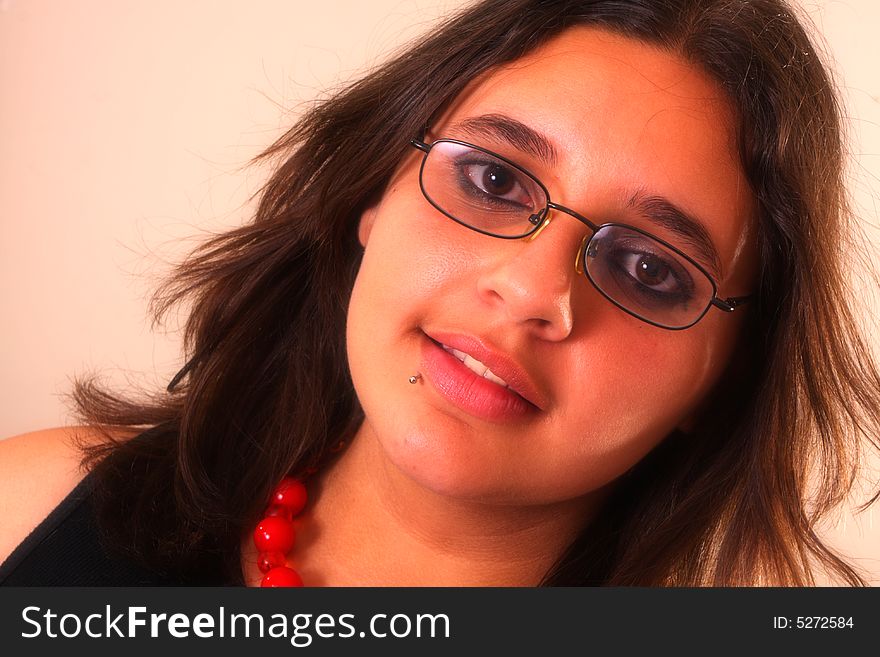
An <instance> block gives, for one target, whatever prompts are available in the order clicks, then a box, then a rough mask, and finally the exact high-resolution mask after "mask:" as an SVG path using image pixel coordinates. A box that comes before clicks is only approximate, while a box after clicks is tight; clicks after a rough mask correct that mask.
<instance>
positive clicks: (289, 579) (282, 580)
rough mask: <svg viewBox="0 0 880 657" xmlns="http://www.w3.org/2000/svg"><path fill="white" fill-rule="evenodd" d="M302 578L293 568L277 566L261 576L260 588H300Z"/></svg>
mask: <svg viewBox="0 0 880 657" xmlns="http://www.w3.org/2000/svg"><path fill="white" fill-rule="evenodd" d="M302 585H303V581H302V577H300V576H299V573H298V572H296V571H295V570H294V569H293V568H288V567H287V566H278V567H277V568H273V569H272V570H270V571H269V572H268V573H266V574H265V575H263V579H262V581H261V582H260V586H266V587H282V586H285V587H286V586H302Z"/></svg>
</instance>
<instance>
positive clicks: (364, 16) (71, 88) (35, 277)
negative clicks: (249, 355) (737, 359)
mask: <svg viewBox="0 0 880 657" xmlns="http://www.w3.org/2000/svg"><path fill="white" fill-rule="evenodd" d="M462 4H465V3H463V2H461V1H460V0H459V1H454V0H447V1H445V2H444V1H442V0H370V2H359V1H354V0H352V1H342V0H338V1H324V2H312V1H308V2H305V1H302V2H299V1H290V0H287V1H281V0H275V1H270V0H262V1H259V2H249V3H247V4H246V5H244V4H242V3H241V2H233V1H231V0H224V1H219V0H218V1H208V0H201V1H190V2H173V1H171V0H153V1H151V2H135V1H134V0H126V1H119V2H117V1H113V2H111V1H109V0H103V1H96V0H79V1H77V2H73V1H70V2H65V1H63V0H55V1H48V0H0V308H2V316H0V358H2V360H0V365H2V367H0V400H2V401H0V409H2V413H0V436H8V435H12V434H16V433H20V432H24V431H28V430H32V429H37V428H41V427H47V426H53V425H60V424H65V423H67V422H69V416H68V414H67V410H66V407H65V405H64V403H63V400H62V399H61V395H62V393H64V392H65V391H66V390H67V389H68V387H69V381H70V377H71V376H72V375H74V374H81V373H85V372H87V371H89V370H95V371H100V372H102V373H103V374H104V375H105V376H106V377H107V378H108V379H109V380H111V381H113V382H114V383H115V384H116V385H117V386H123V385H128V384H130V383H140V384H146V385H161V384H163V383H164V382H167V381H168V379H169V378H170V376H171V375H172V373H173V372H174V371H176V369H177V367H178V364H179V363H178V359H179V343H178V339H177V336H176V334H175V333H174V329H175V328H176V325H175V323H174V322H172V323H171V324H170V325H169V326H167V327H165V329H164V330H156V331H152V330H151V327H150V325H149V321H148V318H147V315H146V308H147V299H148V296H149V293H150V291H151V290H152V288H153V286H154V285H155V282H156V281H157V280H158V278H159V277H161V275H162V274H163V273H164V272H166V271H167V269H168V263H170V262H173V261H174V260H175V259H176V258H178V257H179V256H180V254H182V253H183V252H184V251H186V250H187V249H188V248H189V247H190V246H192V245H193V244H194V243H195V241H197V240H198V238H199V236H200V235H204V234H205V232H206V231H215V230H218V229H222V228H223V227H224V226H231V225H235V224H238V223H240V222H242V221H245V220H246V219H247V217H248V205H247V202H248V197H249V196H250V194H251V193H253V192H254V191H255V190H256V189H257V187H258V186H259V183H260V182H261V181H262V180H263V173H264V172H261V171H258V170H254V169H248V170H245V169H244V166H245V164H246V163H247V160H248V159H249V158H250V157H252V156H254V155H256V154H257V153H258V152H259V151H260V150H261V149H262V148H263V147H265V146H266V145H268V144H269V143H270V142H271V141H272V140H273V138H274V137H276V136H277V135H279V134H280V133H281V131H282V130H283V128H284V127H285V126H287V125H289V124H290V122H291V116H293V115H294V114H295V112H296V108H297V106H298V104H300V103H302V102H303V101H307V100H308V99H310V98H313V97H315V96H316V95H319V94H320V93H321V91H322V90H326V89H328V88H330V87H332V86H333V85H334V84H338V83H340V82H342V81H344V80H346V79H350V78H351V77H352V76H353V75H354V74H355V73H356V71H357V70H359V69H362V68H363V67H364V66H368V65H371V64H375V63H377V62H379V61H381V59H382V58H383V57H384V56H386V55H387V53H389V52H390V51H392V50H393V49H394V48H395V47H397V45H398V44H400V43H402V42H404V41H406V40H407V39H409V38H412V37H414V36H415V35H417V34H419V33H420V32H421V31H424V30H425V29H427V28H428V27H429V25H430V23H431V21H432V20H434V19H435V18H436V17H437V16H438V15H441V14H442V13H444V11H447V10H449V9H452V8H455V7H458V6H460V5H462ZM799 4H800V5H801V6H802V7H803V10H804V12H805V14H806V15H807V16H809V17H810V18H811V20H812V21H813V22H814V23H815V24H816V25H817V26H818V27H819V30H820V32H821V33H822V34H823V35H824V38H825V39H826V40H827V42H828V47H829V49H830V51H831V54H830V55H829V57H830V58H833V66H834V69H835V70H836V72H837V75H838V79H839V82H840V83H841V85H842V86H843V87H844V92H845V99H846V102H847V107H848V113H849V115H850V116H851V117H852V122H851V130H852V138H853V139H852V150H853V167H852V176H851V177H852V189H853V193H854V196H855V198H856V203H857V207H858V208H859V211H860V214H861V216H862V217H863V218H864V221H865V225H866V226H867V227H868V229H869V231H871V233H870V234H871V238H872V240H873V242H874V245H875V249H876V250H877V255H878V256H880V231H878V230H877V226H878V212H877V204H876V201H877V199H878V197H880V182H878V175H880V126H878V123H880V103H878V98H880V79H878V76H877V75H876V65H877V62H878V61H880V45H878V40H877V38H876V34H875V32H876V28H877V26H878V25H880V3H876V2H874V0H848V1H834V2H830V1H818V0H803V1H802V2H800V3H799ZM874 292H876V290H866V298H869V299H870V301H869V303H868V304H867V306H866V308H867V312H866V317H870V313H871V312H873V313H877V311H878V309H880V304H878V300H877V298H876V295H875V294H873V293H874ZM172 319H173V318H172ZM873 321H874V322H875V324H874V325H876V320H873ZM877 513H878V510H877V509H876V508H875V509H873V510H870V511H868V512H866V513H865V514H862V515H861V516H859V517H854V516H853V515H852V514H844V515H842V516H841V518H840V519H839V520H838V521H837V522H836V525H835V526H834V527H831V528H829V530H828V536H829V538H830V539H831V540H832V541H834V542H835V543H837V544H839V545H840V546H841V547H842V548H843V549H844V550H845V551H847V552H848V553H849V554H850V555H852V556H853V557H854V558H856V559H858V560H859V562H860V563H861V564H862V565H863V566H864V567H865V568H867V569H869V570H870V571H871V572H872V573H873V577H874V580H875V582H877V583H880V528H878V527H877V523H875V516H876V514H877Z"/></svg>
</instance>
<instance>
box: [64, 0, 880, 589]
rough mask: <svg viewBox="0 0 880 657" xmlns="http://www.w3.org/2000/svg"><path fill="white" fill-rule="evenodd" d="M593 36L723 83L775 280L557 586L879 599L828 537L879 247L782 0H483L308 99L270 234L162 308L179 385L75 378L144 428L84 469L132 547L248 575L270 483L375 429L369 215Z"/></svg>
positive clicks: (217, 248) (287, 142)
mask: <svg viewBox="0 0 880 657" xmlns="http://www.w3.org/2000/svg"><path fill="white" fill-rule="evenodd" d="M573 25H594V26H599V27H602V28H605V29H608V30H611V31H614V32H617V33H620V34H623V35H626V36H628V37H631V38H634V39H637V40H640V41H644V42H648V43H651V44H655V45H657V46H659V47H661V48H665V49H667V50H669V51H671V52H674V53H676V54H679V55H681V56H683V57H684V58H686V59H687V60H689V61H690V62H692V63H693V64H694V65H696V66H699V67H701V68H702V69H703V70H704V71H706V72H707V73H708V74H710V75H711V76H712V77H713V78H714V79H716V80H717V81H718V82H719V83H720V84H721V85H722V86H723V88H724V89H725V90H726V92H727V94H728V96H729V99H730V102H731V104H732V106H733V108H734V109H735V111H736V116H737V118H738V121H737V123H738V125H737V137H738V144H739V151H740V158H741V163H742V167H743V169H744V171H745V174H746V176H747V179H748V181H749V183H750V185H751V188H752V192H753V194H754V196H755V198H756V200H757V204H758V207H759V215H760V216H759V217H758V224H759V231H758V250H759V254H760V274H759V288H758V290H757V299H756V301H755V303H754V305H753V306H752V308H751V309H750V310H749V313H750V320H749V323H748V326H747V329H746V330H745V332H744V334H743V337H742V340H741V344H740V345H739V351H738V353H737V356H736V357H735V359H734V361H735V362H734V364H732V365H731V367H730V368H729V370H728V371H727V372H726V373H725V375H724V376H723V377H722V379H721V382H720V383H719V384H718V386H717V387H716V389H715V390H714V391H713V392H712V395H711V396H710V398H709V399H708V400H707V402H706V404H705V412H703V413H702V415H701V420H700V421H699V422H698V423H697V426H696V427H695V428H694V429H693V431H691V432H689V433H688V434H684V433H681V432H675V433H673V434H672V435H670V436H669V437H667V439H666V440H664V441H663V442H662V443H661V444H660V445H659V446H658V448H657V449H655V450H654V451H653V452H652V453H651V454H649V455H648V456H647V457H646V458H645V459H643V460H642V461H641V462H640V463H638V464H637V465H636V466H634V467H633V468H632V469H631V470H630V471H629V472H628V473H626V474H625V475H624V476H623V477H621V478H620V480H619V481H618V482H617V485H616V488H615V490H614V492H613V494H612V496H611V498H610V499H609V500H608V503H607V504H606V505H605V507H604V509H603V511H602V512H601V514H600V516H599V517H598V518H597V519H596V520H595V521H594V522H592V523H591V524H590V525H589V526H588V527H587V528H586V530H585V531H584V532H583V533H582V535H581V536H580V537H579V538H578V539H577V540H576V541H575V542H574V543H573V544H572V545H571V546H570V547H569V549H568V550H567V551H566V552H565V554H563V555H561V556H560V558H559V560H558V562H557V563H556V565H555V566H554V567H553V568H552V569H551V570H550V571H549V572H548V573H547V574H546V576H545V578H544V580H543V582H542V584H545V585H583V584H613V585H660V584H663V585H739V584H746V585H748V584H776V585H804V584H811V583H813V582H814V574H815V573H816V569H817V567H819V568H824V569H826V570H828V571H830V572H831V573H832V574H833V575H834V576H836V577H838V578H840V579H842V580H843V581H845V582H848V583H851V584H864V581H863V580H862V578H861V577H860V576H859V574H858V573H857V572H856V571H855V570H854V569H853V568H852V567H850V566H849V565H848V564H846V563H845V562H844V561H843V560H842V559H840V558H839V557H838V556H837V555H836V554H835V553H834V552H833V551H832V550H831V549H829V548H828V547H827V546H826V545H824V544H823V542H822V541H821V540H820V538H819V537H818V536H817V534H816V533H815V527H816V523H817V522H818V520H820V519H821V518H823V517H824V516H826V515H827V513H828V512H829V511H830V510H832V509H833V508H835V507H836V506H838V505H839V504H840V503H841V502H842V501H843V500H845V498H846V496H847V494H848V493H849V492H850V490H851V488H852V483H853V478H854V476H855V473H856V471H857V466H858V464H859V459H860V458H861V456H862V453H863V449H864V447H865V445H867V444H871V445H873V446H874V447H877V446H878V443H877V436H878V432H880V375H878V367H877V364H876V362H875V361H874V360H873V357H872V354H871V350H870V349H869V347H868V346H867V345H866V344H865V342H864V339H863V338H862V336H861V334H860V333H859V330H858V329H857V328H856V326H857V323H856V322H855V320H854V317H853V314H852V307H853V302H854V299H853V298H852V294H851V292H850V288H849V285H848V280H847V277H846V271H845V269H844V265H845V264H846V263H845V262H844V259H843V257H842V256H844V255H847V256H849V254H851V253H853V248H855V247H854V245H855V246H858V245H859V244H860V242H858V241H857V240H856V241H853V240H852V239H850V238H849V237H848V236H852V235H857V234H858V233H857V226H856V225H855V224H851V223H850V218H849V217H850V215H849V213H848V211H847V204H846V195H845V191H844V186H843V178H842V167H843V150H842V143H843V142H842V136H841V135H842V132H841V120H840V111H839V108H838V103H837V99H836V95H835V92H834V87H833V85H832V82H831V80H830V79H829V75H828V73H827V72H826V70H825V68H824V67H823V66H822V64H821V62H820V61H819V58H818V57H817V53H816V51H815V50H814V48H813V46H812V45H811V43H810V40H809V38H808V37H807V35H806V34H805V32H804V30H803V28H802V26H801V25H800V23H799V22H798V20H797V19H796V18H795V16H794V15H793V14H792V11H791V10H790V8H789V7H788V6H786V5H785V4H784V3H783V2H782V1H781V0H749V1H746V0H663V1H656V0H593V1H590V0H542V1H530V0H485V1H483V2H480V3H479V4H475V5H473V6H472V7H470V8H467V9H466V10H464V11H463V12H462V13H460V14H459V15H457V16H455V17H453V18H452V19H451V20H449V21H447V22H446V23H445V24H444V25H442V26H441V27H439V28H437V29H435V30H434V31H433V32H432V33H431V34H429V35H427V36H426V37H425V38H423V39H422V40H420V41H419V42H418V43H416V44H415V45H413V46H412V47H411V48H410V49H408V50H406V51H405V52H403V53H402V54H400V55H398V56H397V57H395V58H394V59H393V60H392V61H390V62H388V63H387V64H385V65H383V66H382V67H380V68H378V69H377V70H375V71H374V72H373V73H371V74H369V75H367V76H366V77H364V78H363V79H361V80H359V81H357V82H354V83H353V84H351V85H350V86H348V87H347V88H345V89H344V90H342V91H341V92H339V93H337V94H336V95H335V96H334V97H332V98H331V99H330V100H327V101H326V102H322V103H320V104H318V105H316V106H314V107H313V108H311V109H309V110H308V111H307V112H306V113H305V114H304V115H303V116H302V118H301V119H300V120H299V121H298V122H297V123H296V124H295V125H294V126H293V127H292V128H291V129H290V131H289V132H288V133H287V134H285V135H284V136H283V137H282V138H281V139H280V140H279V141H278V142H277V143H275V144H274V145H272V146H271V147H270V148H269V149H268V150H267V151H266V152H265V153H264V154H263V155H262V156H261V157H262V158H263V159H264V160H271V161H274V162H277V163H278V164H277V167H276V169H275V172H274V174H273V175H272V177H271V178H270V179H269V181H268V182H267V183H266V185H265V187H264V188H263V190H262V193H261V197H260V202H259V206H258V208H257V211H256V216H255V217H254V220H253V222H252V223H250V224H248V225H245V226H243V227H241V228H237V229H235V230H232V231H230V232H228V233H225V234H221V235H218V236H216V237H214V238H212V239H210V240H209V241H207V242H206V243H205V244H203V245H202V246H201V247H200V248H198V249H197V250H196V251H195V252H193V253H192V254H191V256H190V257H189V258H188V259H187V260H186V261H185V262H184V263H183V264H181V265H180V266H179V267H178V268H177V270H176V271H175V273H174V275H173V277H172V278H171V279H170V280H169V281H168V282H167V283H166V285H165V286H164V287H163V288H162V289H160V291H159V292H158V293H157V295H156V297H155V301H154V304H155V305H154V307H153V311H154V313H155V316H156V318H157V320H158V319H160V318H161V317H162V316H163V315H164V313H166V312H167V311H168V310H169V309H170V308H172V307H173V306H175V305H176V304H178V303H181V302H184V301H187V302H190V303H191V310H190V314H189V319H188V321H187V324H186V329H185V336H184V337H185V340H184V344H185V350H186V354H187V357H188V358H187V361H186V365H185V367H184V368H183V369H182V370H181V372H180V373H179V374H178V376H177V377H175V380H174V381H172V382H171V385H169V387H168V390H167V391H161V392H159V393H152V394H150V395H145V396H143V397H142V398H139V399H132V398H126V397H125V396H122V395H118V394H114V393H113V392H110V391H106V390H104V389H102V388H101V387H100V386H99V385H98V384H97V383H95V381H94V380H92V379H83V380H80V381H78V382H77V383H76V385H75V389H74V392H73V397H74V401H75V403H76V405H77V408H78V410H79V412H80V414H81V415H82V417H83V418H84V419H85V420H86V421H87V422H88V423H90V424H92V425H95V426H98V427H101V428H105V429H106V428H109V427H111V426H115V427H120V426H123V427H129V428H136V429H139V430H140V429H144V430H146V431H145V432H144V433H142V434H141V435H140V436H139V437H138V438H136V439H133V440H127V441H123V440H113V439H112V438H110V437H109V431H108V440H107V442H106V443H104V444H103V445H101V446H98V447H92V448H90V449H88V450H87V454H86V457H87V458H86V460H87V462H88V463H89V464H90V465H91V466H93V468H94V474H95V478H96V482H97V490H98V493H99V498H98V500H99V508H100V513H101V523H102V525H103V526H104V527H105V528H106V529H107V531H108V532H109V533H111V534H112V535H113V537H114V540H115V542H116V543H117V545H118V546H120V547H122V548H124V549H127V550H128V551H129V552H130V553H131V554H132V555H134V556H136V557H137V558H139V559H141V560H143V561H145V562H147V563H149V564H152V565H153V566H156V567H161V568H164V569H166V570H169V571H175V570H178V569H179V570H181V571H187V572H198V571H199V569H209V568H210V567H214V566H216V565H217V564H220V565H221V566H222V567H223V568H224V569H226V571H227V572H228V573H236V572H240V563H239V542H240V540H241V537H242V536H243V535H244V533H245V532H246V531H247V530H248V529H249V528H251V527H252V526H253V524H254V523H255V522H256V520H257V515H258V513H259V511H260V510H261V508H262V506H263V502H264V500H265V499H267V498H268V495H269V492H270V487H271V486H272V485H273V484H274V483H275V482H277V481H278V480H280V479H281V478H282V477H283V476H284V475H286V474H288V473H289V472H293V473H302V472H304V471H307V470H310V469H313V468H320V467H321V464H322V463H323V462H325V461H326V460H327V459H328V458H331V457H332V455H333V453H334V450H335V449H336V445H337V444H338V443H339V442H340V441H341V440H344V439H345V438H347V437H348V436H350V435H351V434H352V433H353V431H355V430H356V429H357V427H358V426H359V424H360V422H361V421H362V419H363V412H362V410H361V408H360V406H359V404H358V401H357V398H356V396H355V392H354V389H353V387H352V382H351V379H350V376H349V373H348V367H347V362H346V350H345V343H344V336H345V331H344V329H343V327H344V324H345V317H346V309H347V305H348V301H349V295H350V292H351V289H352V285H353V282H354V278H355V275H356V273H357V271H358V267H359V264H360V259H361V252H362V250H361V247H360V245H359V244H358V241H357V239H356V225H357V221H358V219H359V217H360V214H361V213H362V211H363V210H364V209H365V208H366V207H368V206H369V204H370V203H371V202H373V201H374V200H376V198H377V197H378V196H379V195H380V194H382V192H383V188H384V186H385V185H386V183H387V181H388V180H389V178H390V177H391V174H392V173H393V171H394V170H395V168H396V167H397V166H398V164H399V162H400V160H401V157H402V154H403V153H405V152H406V149H407V145H408V142H409V140H410V139H411V138H412V137H414V136H416V135H417V134H418V133H419V132H420V130H421V129H422V127H423V126H425V125H427V124H428V123H429V122H430V120H431V118H432V117H433V116H436V115H437V114H438V112H440V111H442V110H443V109H444V108H445V107H447V106H448V105H449V104H450V103H451V102H452V101H453V100H454V99H455V98H456V96H457V95H458V94H459V93H460V92H461V91H462V89H463V87H464V86H465V85H466V84H467V83H468V82H469V81H470V80H473V79H474V78H475V77H476V76H478V75H479V74H481V73H484V72H485V71H488V70H491V69H493V68H494V67H497V66H499V65H502V64H504V63H506V62H510V61H512V60H515V59H517V58H519V57H521V56H523V55H524V54H525V53H527V52H529V51H531V50H533V49H535V48H536V47H538V46H539V45H541V44H542V43H544V42H546V41H547V40H549V39H551V38H552V37H553V36H555V35H557V34H559V32H560V31H561V30H563V29H565V28H567V27H570V26H573Z"/></svg>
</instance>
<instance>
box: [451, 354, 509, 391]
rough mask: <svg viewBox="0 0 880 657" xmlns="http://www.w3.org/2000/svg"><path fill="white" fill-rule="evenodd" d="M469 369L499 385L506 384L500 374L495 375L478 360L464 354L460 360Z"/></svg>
mask: <svg viewBox="0 0 880 657" xmlns="http://www.w3.org/2000/svg"><path fill="white" fill-rule="evenodd" d="M462 362H463V363H464V365H465V367H467V368H468V369H469V370H471V371H472V372H474V373H475V374H479V375H480V376H482V377H484V378H486V379H489V380H490V381H492V382H494V383H497V384H498V385H500V386H506V385H507V382H506V381H505V380H504V379H502V378H501V377H500V376H497V375H496V374H495V373H494V372H492V370H490V369H489V368H488V367H486V366H485V365H483V363H481V362H480V361H478V360H477V359H476V358H474V357H473V356H469V355H467V354H465V357H464V360H463V361H462Z"/></svg>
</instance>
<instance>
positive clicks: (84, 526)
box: [0, 475, 242, 586]
mask: <svg viewBox="0 0 880 657" xmlns="http://www.w3.org/2000/svg"><path fill="white" fill-rule="evenodd" d="M182 584H187V585H192V584H196V585H200V586H236V585H241V584H242V582H241V581H227V580H226V578H224V576H223V575H222V574H221V573H220V572H219V571H218V572H216V573H214V574H209V575H208V576H207V579H203V578H200V579H199V581H196V582H191V581H182V580H181V578H179V577H173V578H172V577H170V576H168V575H166V574H162V573H157V572H153V571H150V570H147V569H145V568H144V567H142V566H140V565H138V564H136V563H135V562H134V561H132V560H131V559H127V558H125V557H124V556H118V555H116V554H113V553H111V552H110V551H109V550H108V549H107V548H106V547H105V546H104V544H103V542H102V540H101V533H100V531H99V528H98V525H97V523H96V521H95V514H94V505H93V487H92V476H91V475H88V476H86V478H85V479H83V480H82V481H81V482H80V483H79V484H78V485H77V486H76V488H74V489H73V490H72V491H71V492H70V494H68V496H67V497H66V498H64V500H63V501H62V502H61V504H59V505H58V506H57V507H56V508H55V509H54V510H53V511H52V513H50V514H49V515H48V516H47V517H46V519H45V520H43V521H42V522H41V523H40V524H39V525H38V526H37V527H36V529H34V530H33V531H32V532H31V533H30V534H29V535H28V537H27V538H26V539H25V540H24V541H22V543H21V544H20V545H19V546H18V547H17V548H15V551H13V553H12V554H10V555H9V558H7V559H6V561H4V562H3V563H2V564H0V586H175V585H182Z"/></svg>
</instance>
